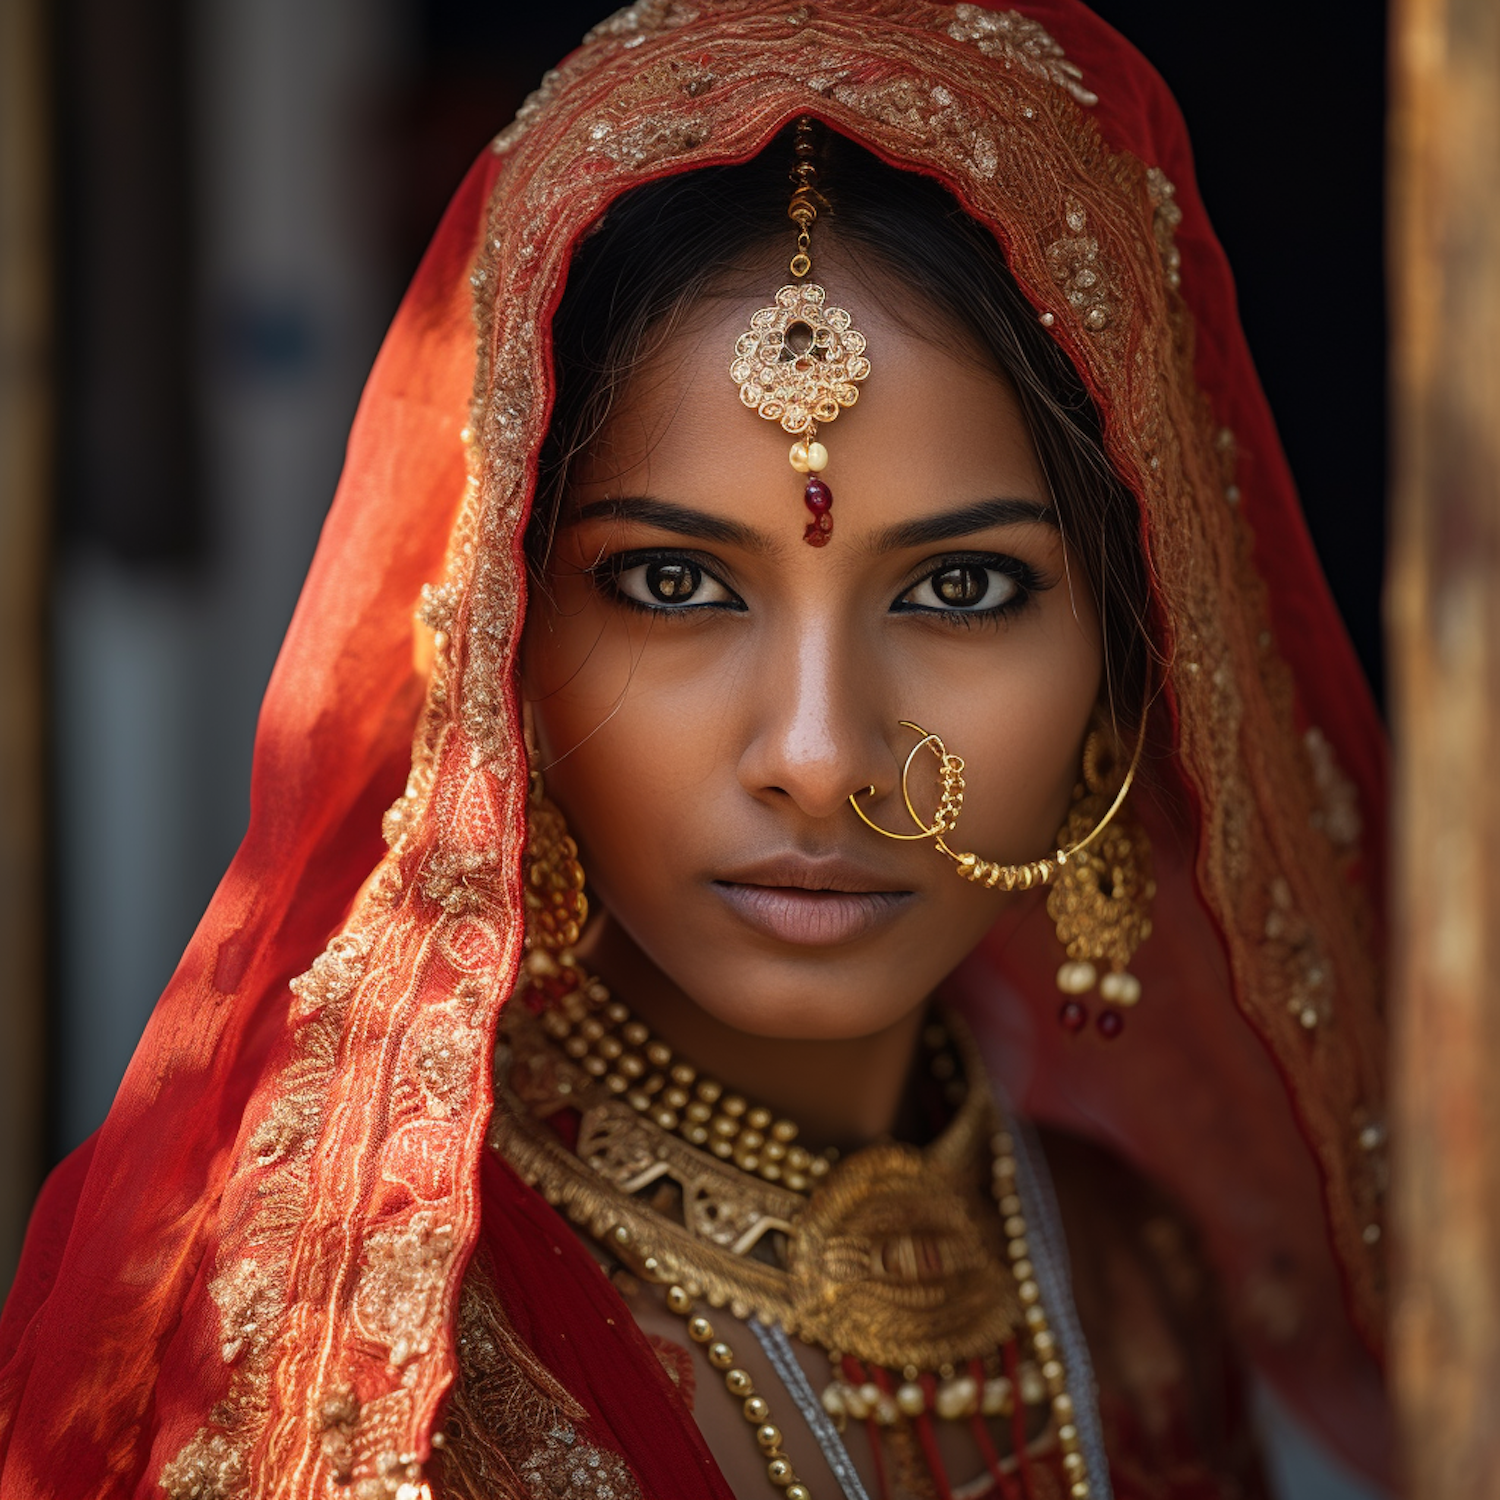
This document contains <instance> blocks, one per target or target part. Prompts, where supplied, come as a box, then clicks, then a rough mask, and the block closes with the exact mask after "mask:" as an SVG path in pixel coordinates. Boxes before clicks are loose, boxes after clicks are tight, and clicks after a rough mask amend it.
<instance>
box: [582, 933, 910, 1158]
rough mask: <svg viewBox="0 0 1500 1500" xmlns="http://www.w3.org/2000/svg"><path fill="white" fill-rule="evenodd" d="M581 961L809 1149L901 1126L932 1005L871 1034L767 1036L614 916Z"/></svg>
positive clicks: (853, 1145)
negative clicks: (717, 1008)
mask: <svg viewBox="0 0 1500 1500" xmlns="http://www.w3.org/2000/svg"><path fill="white" fill-rule="evenodd" d="M579 957H580V959H581V960H582V961H583V962H584V963H585V964H586V965H587V967H589V968H590V969H592V970H593V971H594V972H596V973H597V974H598V975H599V977H600V978H601V979H602V980H603V981H604V983H605V984H607V985H608V986H609V987H610V989H611V990H612V991H614V992H615V994H616V995H617V996H618V997H619V998H620V999H621V1000H622V1001H624V1003H625V1004H626V1005H628V1006H629V1007H630V1009H631V1010H632V1011H634V1012H635V1014H636V1015H637V1016H639V1017H640V1019H641V1020H642V1021H644V1022H645V1023H646V1025H647V1026H649V1027H650V1028H651V1030H652V1031H653V1032H655V1033H656V1035H657V1036H659V1037H660V1038H661V1039H662V1040H663V1041H664V1042H666V1044H667V1045H668V1046H669V1047H671V1048H672V1049H673V1050H674V1051H676V1052H679V1053H681V1054H682V1056H684V1057H686V1058H688V1059H689V1060H691V1062H692V1063H693V1066H694V1067H696V1068H698V1069H699V1070H700V1071H701V1072H703V1073H706V1074H708V1075H710V1076H711V1077H713V1078H715V1079H717V1080H718V1081H719V1082H720V1083H722V1084H723V1085H724V1087H725V1088H726V1089H730V1090H733V1091H734V1092H736V1093H739V1094H743V1095H744V1096H745V1097H746V1098H747V1099H748V1100H750V1101H751V1102H752V1103H756V1104H763V1105H765V1106H766V1107H767V1108H768V1109H771V1110H774V1111H775V1112H777V1113H778V1114H782V1115H785V1116H787V1117H788V1118H790V1119H792V1120H795V1121H796V1122H797V1125H798V1127H799V1129H800V1131H801V1135H800V1137H799V1139H800V1140H801V1141H802V1142H803V1143H804V1144H805V1145H807V1146H809V1147H810V1148H814V1149H816V1148H821V1147H824V1146H837V1147H838V1148H839V1149H840V1150H841V1151H845V1152H847V1151H850V1150H854V1149H857V1148H858V1147H860V1146H864V1145H867V1144H869V1142H871V1141H873V1140H877V1139H879V1138H881V1137H883V1136H889V1135H891V1134H892V1133H893V1130H894V1127H895V1124H896V1119H897V1116H898V1114H899V1112H900V1108H901V1102H902V1097H903V1095H904V1093H905V1091H906V1085H907V1080H908V1077H909V1075H910V1072H911V1066H912V1059H913V1055H914V1053H915V1052H916V1047H917V1041H918V1038H919V1036H920V1035H921V1028H922V1021H923V1018H924V1016H925V1014H926V1007H925V1006H924V1005H921V1004H914V1005H913V1006H912V1008H911V1010H910V1011H909V1012H908V1013H907V1014H906V1015H905V1016H903V1017H902V1018H901V1019H900V1020H899V1021H897V1022H896V1023H895V1024H894V1025H892V1026H888V1027H886V1028H885V1029H884V1030H882V1031H877V1032H873V1033H871V1034H870V1035H868V1036H857V1037H839V1038H804V1037H782V1036H761V1035H758V1034H756V1033H754V1032H748V1031H741V1030H740V1029H739V1028H738V1027H736V1026H733V1025H731V1024H729V1023H728V1022H726V1021H723V1020H720V1019H719V1017H717V1016H714V1015H712V1014H710V1013H709V1012H708V1011H707V1010H705V1009H704V1008H703V1006H701V1005H699V1004H698V1003H697V1002H696V1001H695V1000H693V999H692V997H691V996H689V995H688V994H687V993H686V992H685V991H683V990H682V989H680V988H679V987H678V986H677V985H675V984H674V983H673V982H672V981H671V980H670V979H669V978H668V977H667V976H666V975H665V974H664V973H662V971H661V970H660V969H658V968H657V967H656V965H655V964H653V963H652V962H651V960H650V959H649V958H647V956H646V955H645V954H644V953H643V952H642V951H641V950H640V948H638V947H637V946H636V945H635V943H634V942H632V941H631V939H630V938H629V937H628V936H627V935H626V934H625V933H624V932H623V931H622V930H621V929H620V927H619V926H618V925H617V924H616V923H615V922H614V921H613V920H611V919H610V918H609V917H608V916H607V915H606V916H604V917H602V918H601V919H600V920H599V921H598V922H597V923H596V924H595V925H594V927H593V928H592V929H591V930H590V932H589V933H588V935H587V937H586V938H585V940H584V943H583V944H582V945H580V950H579Z"/></svg>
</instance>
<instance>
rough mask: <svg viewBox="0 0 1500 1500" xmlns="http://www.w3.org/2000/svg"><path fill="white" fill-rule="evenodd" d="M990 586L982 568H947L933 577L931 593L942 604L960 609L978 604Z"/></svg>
mask: <svg viewBox="0 0 1500 1500" xmlns="http://www.w3.org/2000/svg"><path fill="white" fill-rule="evenodd" d="M989 586H990V580H989V574H988V573H987V572H986V571H985V569H983V568H971V567H963V568H948V569H946V570H945V571H944V572H941V573H937V574H934V575H933V579H932V589H933V592H934V593H935V594H936V595H937V596H938V598H939V599H941V600H942V601H943V603H944V604H953V605H957V606H958V607H959V608H960V609H962V608H964V607H966V606H971V605H975V604H978V603H979V601H980V600H981V599H983V598H984V596H985V592H986V590H987V589H988V588H989Z"/></svg>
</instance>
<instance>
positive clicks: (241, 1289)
mask: <svg viewBox="0 0 1500 1500" xmlns="http://www.w3.org/2000/svg"><path fill="white" fill-rule="evenodd" d="M208 1294H209V1296H211V1297H212V1298H213V1299H214V1303H215V1305H216V1306H217V1307H218V1309H219V1328H220V1335H221V1343H220V1346H219V1352H220V1354H222V1355H223V1358H224V1363H225V1364H226V1365H232V1364H233V1363H234V1362H235V1360H237V1359H238V1358H239V1357H240V1355H241V1354H243V1353H244V1352H245V1348H246V1346H247V1345H248V1344H253V1343H255V1342H257V1341H258V1339H259V1336H260V1335H261V1333H262V1331H263V1330H264V1329H265V1328H266V1327H267V1326H268V1325H269V1324H271V1323H272V1322H274V1320H275V1319H276V1318H278V1317H280V1315H281V1305H282V1303H281V1287H280V1286H279V1285H278V1284H277V1283H276V1281H275V1280H274V1279H273V1278H272V1277H271V1276H270V1275H268V1274H267V1272H266V1269H265V1267H264V1266H261V1265H259V1264H257V1263H256V1262H255V1261H253V1260H242V1261H240V1262H239V1263H238V1264H236V1265H234V1266H231V1267H230V1269H229V1270H227V1271H224V1272H221V1273H220V1274H219V1275H218V1276H216V1277H214V1279H213V1281H212V1282H211V1283H210V1284H209V1288H208Z"/></svg>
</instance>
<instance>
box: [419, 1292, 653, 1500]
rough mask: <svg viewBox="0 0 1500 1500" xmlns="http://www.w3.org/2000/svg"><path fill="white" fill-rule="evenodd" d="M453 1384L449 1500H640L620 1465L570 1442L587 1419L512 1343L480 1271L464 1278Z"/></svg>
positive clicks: (446, 1476)
mask: <svg viewBox="0 0 1500 1500" xmlns="http://www.w3.org/2000/svg"><path fill="white" fill-rule="evenodd" d="M458 1355H459V1376H458V1380H457V1382H456V1383H455V1385H454V1387H453V1393H452V1395H451V1397H450V1398H449V1401H448V1408H447V1413H446V1416H445V1420H444V1437H445V1442H444V1444H443V1447H442V1449H441V1454H442V1459H441V1463H442V1480H443V1493H444V1495H445V1496H451V1497H453V1500H595V1497H597V1500H639V1497H640V1489H639V1486H638V1485H637V1483H636V1480H635V1476H634V1475H633V1474H632V1473H631V1471H630V1468H629V1465H627V1464H626V1463H625V1462H624V1460H623V1459H621V1458H620V1457H619V1456H618V1455H617V1454H614V1453H610V1452H608V1451H607V1450H605V1449H601V1448H597V1447H595V1446H594V1445H593V1444H591V1443H589V1442H588V1441H587V1440H586V1439H585V1438H584V1437H583V1436H581V1435H580V1433H579V1430H578V1429H579V1427H580V1426H581V1425H582V1424H583V1422H584V1420H585V1417H586V1413H585V1412H584V1410H583V1408H582V1407H581V1406H579V1404H578V1403H577V1402H576V1401H575V1400H574V1399H573V1397H572V1396H570V1395H569V1394H568V1392H567V1391H566V1390H565V1389H564V1388H563V1387H562V1386H561V1385H560V1384H559V1383H558V1382H557V1380H556V1379H555V1378H554V1377H553V1375H552V1374H551V1372H550V1371H549V1370H548V1369H547V1367H546V1366H545V1365H543V1364H542V1363H541V1361H540V1360H538V1359H537V1357H536V1356H535V1355H534V1354H533V1353H532V1352H531V1350H530V1349H528V1348H527V1347H526V1345H525V1344H524V1343H523V1342H522V1341H521V1340H520V1339H519V1338H518V1337H517V1336H516V1333H515V1330H514V1329H513V1328H512V1327H511V1325H510V1320H509V1319H508V1318H507V1317H506V1315H505V1310H504V1308H503V1307H501V1305H500V1299H499V1297H498V1296H497V1295H496V1293H495V1291H494V1288H493V1287H492V1285H491V1284H490V1281H489V1278H488V1277H487V1276H486V1275H485V1273H484V1271H483V1268H482V1267H480V1266H471V1267H470V1269H469V1272H468V1274H467V1275H466V1276H465V1277H464V1285H463V1292H462V1294H461V1297H460V1301H459V1310H458Z"/></svg>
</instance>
